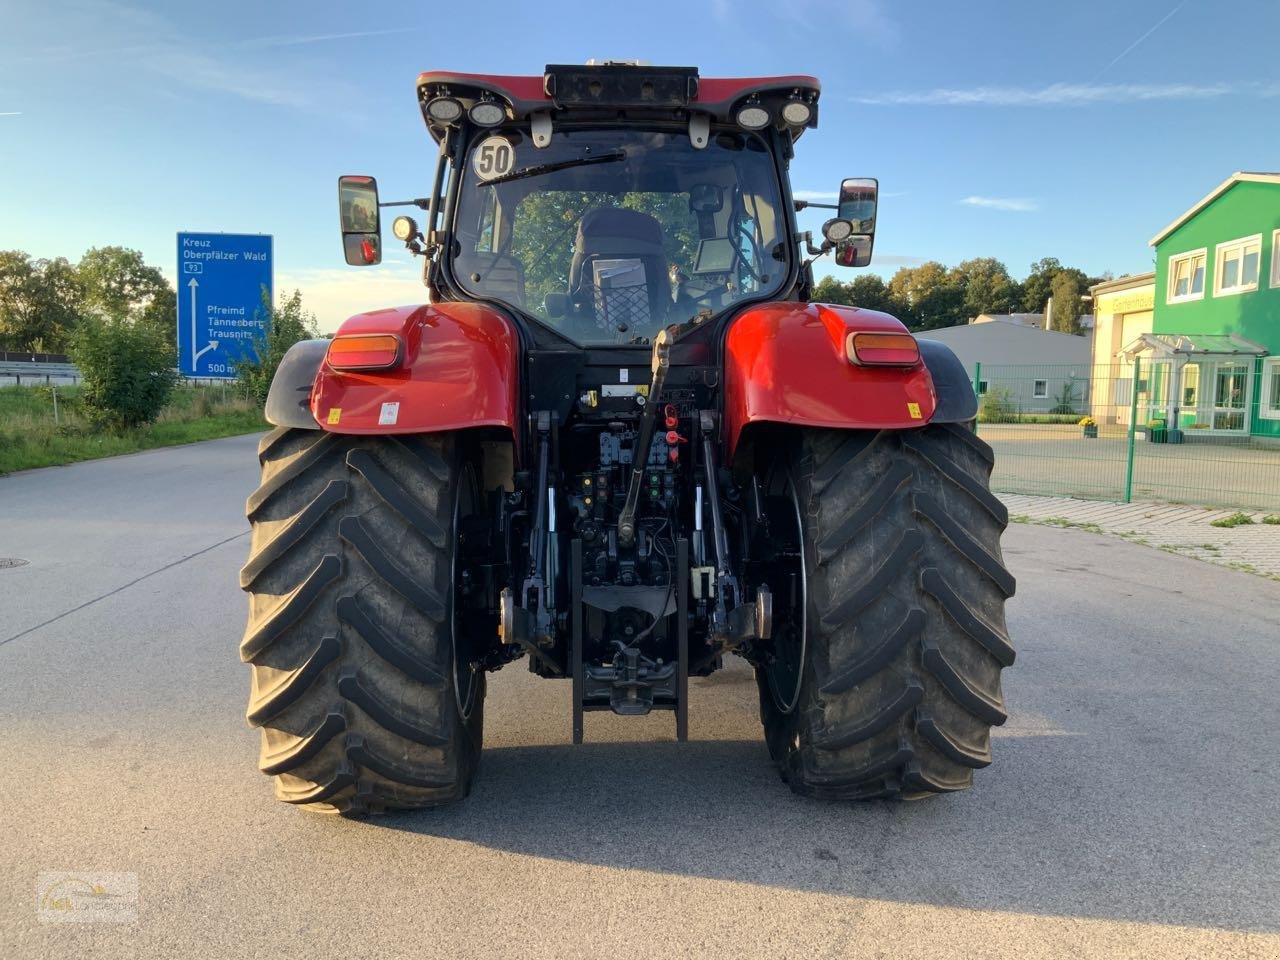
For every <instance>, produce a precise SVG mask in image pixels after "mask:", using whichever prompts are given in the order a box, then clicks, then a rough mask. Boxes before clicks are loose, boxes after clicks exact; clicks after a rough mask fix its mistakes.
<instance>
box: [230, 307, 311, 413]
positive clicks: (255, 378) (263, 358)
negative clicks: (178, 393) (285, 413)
mask: <svg viewBox="0 0 1280 960" xmlns="http://www.w3.org/2000/svg"><path fill="white" fill-rule="evenodd" d="M254 318H255V319H261V320H263V321H265V329H266V335H265V336H263V337H257V338H255V339H254V341H253V356H252V357H245V358H243V359H241V360H239V361H237V362H236V364H235V369H236V376H238V377H239V378H240V384H241V386H243V387H244V389H245V391H246V392H247V393H248V395H249V396H250V397H251V398H252V399H254V400H255V401H257V402H258V403H260V404H265V403H266V402H267V393H268V392H269V391H270V390H271V381H272V380H273V379H274V378H275V375H276V368H277V367H279V366H280V361H281V360H283V359H284V355H285V354H286V353H288V351H289V348H290V347H292V346H293V345H294V344H295V343H297V342H298V341H299V340H312V339H315V338H316V337H318V336H320V332H319V328H318V326H317V323H316V317H315V314H314V313H311V312H310V311H309V310H304V309H303V307H302V291H301V290H294V291H293V293H291V294H289V295H288V296H285V295H284V294H281V296H280V304H279V305H278V306H275V307H273V306H272V304H271V296H270V294H269V293H268V292H267V288H266V287H265V286H264V287H263V288H262V306H261V307H259V308H258V309H257V310H255V311H254Z"/></svg>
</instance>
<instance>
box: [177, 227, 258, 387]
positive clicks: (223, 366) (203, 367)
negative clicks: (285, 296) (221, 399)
mask: <svg viewBox="0 0 1280 960" xmlns="http://www.w3.org/2000/svg"><path fill="white" fill-rule="evenodd" d="M263 287H266V295H267V297H268V299H269V300H270V298H271V297H272V296H273V291H272V257H271V237H269V236H264V235H262V234H256V233H250V234H237V233H180V234H178V372H179V373H181V374H182V375H183V376H186V377H234V376H235V361H237V360H239V359H240V358H242V357H246V356H249V357H251V356H253V344H254V340H256V339H258V338H260V337H263V336H265V334H266V321H265V318H264V317H263V315H262V295H263V292H262V291H263ZM272 302H274V301H272Z"/></svg>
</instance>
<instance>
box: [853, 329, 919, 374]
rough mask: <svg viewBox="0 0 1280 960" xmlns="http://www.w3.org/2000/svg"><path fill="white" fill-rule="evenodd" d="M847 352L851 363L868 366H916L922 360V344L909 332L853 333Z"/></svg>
mask: <svg viewBox="0 0 1280 960" xmlns="http://www.w3.org/2000/svg"><path fill="white" fill-rule="evenodd" d="M845 353H846V354H847V355H848V357H849V362H850V363H856V364H859V365H866V366H889V367H914V366H915V365H916V364H917V363H919V362H920V346H919V345H918V344H917V343H916V338H915V337H913V336H912V335H911V334H909V333H863V332H855V333H851V334H849V336H848V338H847V339H846V340H845Z"/></svg>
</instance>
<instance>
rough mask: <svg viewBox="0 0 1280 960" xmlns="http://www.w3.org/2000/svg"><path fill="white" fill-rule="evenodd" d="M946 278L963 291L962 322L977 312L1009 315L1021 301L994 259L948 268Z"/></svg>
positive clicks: (1001, 265)
mask: <svg viewBox="0 0 1280 960" xmlns="http://www.w3.org/2000/svg"><path fill="white" fill-rule="evenodd" d="M948 277H949V279H950V281H951V282H952V283H953V284H955V285H957V286H960V287H962V288H964V310H965V314H966V317H965V319H966V320H967V319H969V318H971V317H976V316H978V315H979V314H981V313H1012V312H1014V310H1016V309H1017V306H1018V303H1019V301H1020V299H1021V298H1020V296H1019V294H1020V293H1021V291H1020V290H1019V289H1018V284H1017V283H1016V282H1015V281H1014V279H1013V278H1012V277H1011V276H1009V270H1008V268H1007V267H1005V265H1004V264H1003V263H1001V262H1000V261H999V260H997V259H996V258H995V257H975V258H973V259H972V260H965V261H963V262H962V263H960V264H958V265H956V266H954V267H952V268H951V270H950V271H949V272H948Z"/></svg>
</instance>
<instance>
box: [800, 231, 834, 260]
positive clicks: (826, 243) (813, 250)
mask: <svg viewBox="0 0 1280 960" xmlns="http://www.w3.org/2000/svg"><path fill="white" fill-rule="evenodd" d="M800 239H801V240H803V241H804V248H805V250H806V251H807V252H808V254H809V256H811V257H813V259H814V260H816V259H818V257H820V256H822V255H823V254H824V253H827V252H828V251H829V250H831V249H832V248H833V247H834V246H835V244H833V243H832V242H831V241H830V240H825V239H824V240H823V241H822V246H820V247H815V246H814V245H813V231H812V230H806V231H805V232H804V233H802V234H800ZM809 262H810V263H812V262H813V261H812V260H811V261H809Z"/></svg>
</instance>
